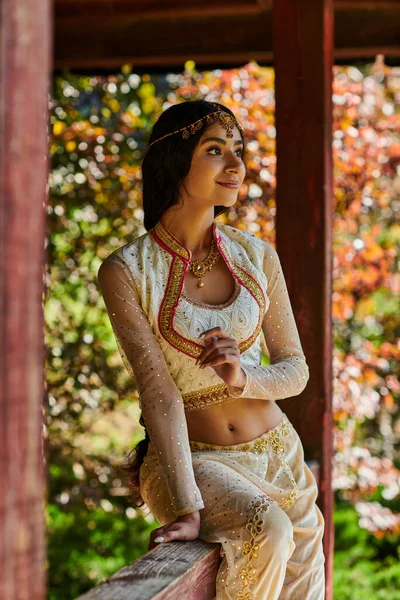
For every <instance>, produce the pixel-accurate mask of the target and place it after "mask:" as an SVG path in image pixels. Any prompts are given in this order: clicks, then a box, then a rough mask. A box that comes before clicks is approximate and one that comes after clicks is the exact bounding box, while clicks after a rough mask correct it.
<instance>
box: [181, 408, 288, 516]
mask: <svg viewBox="0 0 400 600" xmlns="http://www.w3.org/2000/svg"><path fill="white" fill-rule="evenodd" d="M290 427H291V423H290V421H289V419H288V417H287V415H286V414H285V413H283V417H282V421H281V423H279V425H277V426H276V427H274V428H273V429H271V430H270V431H267V433H265V434H264V435H263V436H261V437H260V438H258V439H256V440H254V441H252V442H247V443H245V444H236V445H234V446H216V445H214V444H205V443H204V442H197V441H196V440H189V444H190V448H191V450H192V451H193V452H196V451H199V450H200V451H201V450H213V451H215V450H222V451H225V452H229V451H240V452H254V453H256V454H262V453H264V452H267V451H268V450H269V449H271V450H272V452H274V454H276V456H277V458H278V460H279V462H280V464H281V465H282V467H283V470H284V471H285V473H286V475H287V476H288V477H289V479H290V482H291V484H292V486H293V490H292V491H291V492H290V493H289V495H288V496H286V497H285V498H284V499H283V500H282V502H281V503H280V504H279V506H280V508H286V509H287V508H290V507H291V506H292V505H293V504H294V502H295V501H296V500H297V498H298V496H297V492H296V489H297V483H296V480H295V478H294V477H293V473H292V469H291V468H290V465H289V464H288V463H287V462H286V461H285V460H284V458H283V454H284V451H285V447H284V440H283V439H282V436H285V437H286V436H288V435H289V433H290Z"/></svg>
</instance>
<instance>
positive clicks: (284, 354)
mask: <svg viewBox="0 0 400 600" xmlns="http://www.w3.org/2000/svg"><path fill="white" fill-rule="evenodd" d="M263 243H264V244H265V250H264V256H263V271H264V273H265V275H266V276H267V279H268V285H267V295H268V298H269V300H270V304H269V307H268V310H267V312H266V313H265V315H264V319H263V323H262V329H263V333H264V337H265V342H266V345H267V348H268V352H269V354H270V365H266V366H261V365H246V364H243V363H242V364H241V367H242V370H243V371H244V373H245V375H246V381H245V385H244V388H243V389H242V388H239V387H232V386H229V390H230V393H231V394H232V396H235V397H238V398H260V399H265V400H281V399H283V398H290V397H291V396H297V395H298V394H300V393H301V392H302V391H303V390H304V388H305V387H306V384H307V381H308V379H309V369H308V365H307V363H306V359H305V356H304V353H303V349H302V346H301V342H300V338H299V334H298V331H297V326H296V321H295V319H294V315H293V310H292V306H291V303H290V298H289V294H288V290H287V287H286V282H285V278H284V275H283V271H282V266H281V264H280V260H279V257H278V254H277V252H276V250H275V249H274V248H273V247H272V246H271V245H270V244H268V243H267V242H263Z"/></svg>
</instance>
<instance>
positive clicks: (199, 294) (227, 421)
mask: <svg viewBox="0 0 400 600" xmlns="http://www.w3.org/2000/svg"><path fill="white" fill-rule="evenodd" d="M199 258H201V259H204V257H199ZM234 289H235V282H234V279H233V276H232V274H231V272H230V270H229V268H228V266H227V265H226V263H225V262H224V261H223V260H219V261H218V263H217V265H216V266H215V267H214V268H213V269H212V271H211V272H210V273H207V274H206V276H205V277H204V286H203V288H198V287H197V279H196V278H195V276H194V275H193V274H192V273H190V272H189V273H187V274H186V276H185V291H186V293H187V295H188V296H189V298H191V299H193V300H195V301H196V302H199V303H207V304H208V305H210V304H212V305H215V306H216V307H217V306H218V304H225V303H226V302H229V299H230V298H231V296H232V294H233V292H234ZM185 413H186V421H187V425H188V433H189V439H190V440H196V441H198V442H204V443H206V444H216V445H218V446H229V445H232V444H242V443H245V442H249V441H250V440H253V439H255V438H257V437H258V436H260V435H262V434H263V433H265V432H267V431H268V430H269V429H273V428H274V427H276V426H277V425H279V423H280V422H281V420H282V416H283V412H282V411H281V409H280V408H279V406H278V405H277V404H276V403H275V402H274V401H271V400H262V399H261V400H260V399H255V398H234V399H232V400H229V401H228V402H224V403H223V404H217V405H216V406H211V407H209V408H205V409H202V410H187V411H185Z"/></svg>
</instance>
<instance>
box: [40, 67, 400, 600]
mask: <svg viewBox="0 0 400 600" xmlns="http://www.w3.org/2000/svg"><path fill="white" fill-rule="evenodd" d="M196 99H206V100H210V101H214V100H215V101H219V102H221V103H223V104H225V105H227V106H228V107H230V108H231V109H232V110H233V111H234V112H235V114H236V115H237V117H238V119H239V121H240V122H241V124H242V125H243V126H244V128H245V130H246V136H247V159H246V160H247V162H246V167H247V177H246V179H245V182H244V184H243V186H242V188H241V192H240V196H239V199H238V202H237V203H236V204H235V206H234V207H232V208H231V209H230V211H229V213H226V214H225V215H223V216H222V217H219V220H221V221H222V222H225V223H229V224H231V225H233V226H235V227H238V228H240V229H247V230H250V231H251V232H252V233H254V234H255V235H258V236H261V237H263V238H264V239H266V240H268V241H270V243H272V244H273V245H275V225H274V220H275V219H274V218H275V212H276V205H275V183H276V182H275V164H276V157H275V135H276V132H275V126H274V106H275V100H274V72H273V69H271V68H267V67H260V66H259V65H257V64H256V63H254V62H251V63H249V64H247V65H245V66H243V67H242V68H238V69H230V70H214V71H210V72H198V71H197V70H196V65H195V64H194V63H193V62H192V61H188V62H187V63H186V64H185V68H184V71H183V72H182V73H166V74H164V75H151V76H150V75H138V74H135V72H134V69H133V67H132V66H131V65H124V66H123V67H122V68H121V72H119V73H115V74H112V75H103V76H95V75H91V76H86V75H74V74H72V73H70V72H65V73H63V75H62V76H57V77H56V78H55V79H54V81H53V90H52V97H51V100H50V103H51V127H52V138H51V155H52V168H51V173H50V178H49V194H50V202H49V207H48V226H49V227H48V231H49V233H48V239H47V252H48V265H47V269H46V304H45V320H46V344H47V358H46V371H47V392H48V394H47V397H48V406H47V423H46V432H45V436H46V451H47V457H48V473H49V476H48V503H47V514H46V519H47V530H48V583H49V599H50V600H70V599H73V598H76V597H77V596H78V595H79V594H81V593H83V592H85V591H86V590H88V589H89V588H91V587H92V586H94V585H95V584H96V583H97V582H100V581H101V580H103V579H104V578H106V577H107V576H109V575H110V574H112V573H113V572H115V571H116V570H117V569H119V568H121V567H122V566H124V565H125V564H127V563H129V562H131V561H133V560H134V559H136V558H138V557H139V556H141V555H142V554H144V553H145V552H146V551H147V546H148V539H149V534H150V531H151V530H152V529H153V528H155V527H158V526H159V524H158V523H157V522H156V521H155V520H154V518H153V517H152V515H151V514H149V512H148V511H146V510H141V509H136V508H135V507H133V506H132V505H131V502H130V498H129V496H128V495H127V488H126V481H125V480H124V476H123V472H122V470H121V469H120V465H121V463H122V462H123V460H124V458H125V456H126V454H127V452H128V451H129V450H130V449H131V447H132V446H133V445H134V444H135V443H136V442H137V441H139V439H141V437H142V435H143V434H142V431H143V430H142V428H141V427H140V425H139V416H140V413H139V409H138V402H137V399H138V398H137V392H136V390H135V388H134V386H133V383H132V381H131V380H130V379H129V376H128V374H127V372H126V371H125V369H124V367H123V365H122V362H121V359H120V356H119V354H118V352H117V347H116V343H115V340H114V337H113V335H112V331H111V326H110V323H109V320H108V317H107V314H106V311H105V307H104V303H103V301H102V298H101V296H100V294H99V290H98V287H97V280H96V276H97V271H98V268H99V266H100V264H101V262H102V261H103V259H104V258H106V257H107V256H108V255H109V254H110V253H111V252H112V251H113V250H115V249H116V248H118V247H120V246H122V245H123V244H126V243H128V242H130V241H131V240H133V239H134V238H135V237H137V236H139V235H141V234H142V233H145V229H144V228H143V224H142V220H143V211H142V208H141V170H140V164H141V158H142V156H143V152H144V150H145V147H146V141H147V137H148V135H149V132H150V128H151V126H152V124H153V122H154V121H155V119H156V118H157V116H158V114H159V113H160V112H162V111H163V110H164V109H165V108H167V107H168V106H170V105H171V104H175V103H177V102H183V101H185V100H196ZM333 102H334V131H333V153H334V197H333V198H332V202H333V205H334V214H335V220H334V248H333V251H334V262H333V283H334V293H333V322H334V358H333V360H334V419H335V456H334V488H335V515H334V517H335V531H336V540H335V546H336V551H335V598H336V599H339V600H367V599H368V600H369V599H371V598H374V599H377V600H379V599H381V598H382V599H383V598H384V599H385V600H394V599H395V598H397V599H399V598H400V591H399V590H400V566H399V549H398V546H399V544H398V541H399V538H398V535H399V532H400V497H399V486H400V478H399V474H400V471H399V467H400V456H399V438H400V418H399V399H400V394H399V392H400V383H399V364H400V363H399V358H400V342H399V331H400V295H399V291H400V274H399V271H398V266H399V245H400V244H399V241H400V224H399V213H400V139H399V131H400V110H399V107H400V69H399V68H393V67H391V68H390V67H387V66H385V65H384V63H383V60H382V57H377V59H376V61H375V63H374V64H369V65H362V66H355V65H353V66H346V67H343V66H341V67H335V68H334V90H333ZM265 359H266V357H263V360H265Z"/></svg>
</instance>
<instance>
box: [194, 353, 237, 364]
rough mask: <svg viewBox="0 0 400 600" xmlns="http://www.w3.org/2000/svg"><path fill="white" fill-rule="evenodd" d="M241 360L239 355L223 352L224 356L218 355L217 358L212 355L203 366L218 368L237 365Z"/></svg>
mask: <svg viewBox="0 0 400 600" xmlns="http://www.w3.org/2000/svg"><path fill="white" fill-rule="evenodd" d="M238 360H239V357H238V355H237V353H235V354H231V353H228V352H223V353H222V354H221V353H220V354H216V355H215V356H213V355H211V356H210V358H208V360H205V361H203V363H202V365H204V366H205V367H209V366H213V367H214V366H216V365H224V364H235V363H237V362H238Z"/></svg>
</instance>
